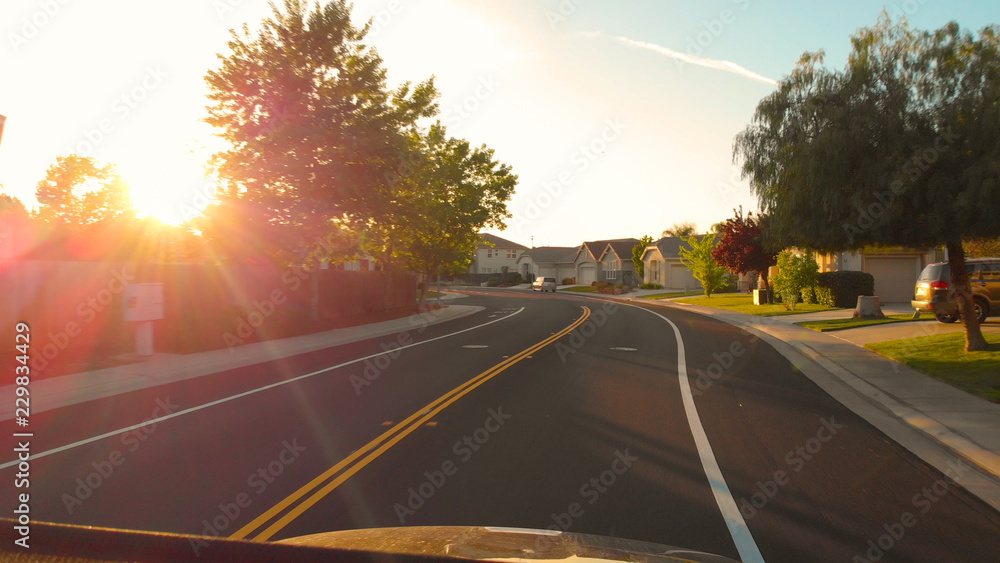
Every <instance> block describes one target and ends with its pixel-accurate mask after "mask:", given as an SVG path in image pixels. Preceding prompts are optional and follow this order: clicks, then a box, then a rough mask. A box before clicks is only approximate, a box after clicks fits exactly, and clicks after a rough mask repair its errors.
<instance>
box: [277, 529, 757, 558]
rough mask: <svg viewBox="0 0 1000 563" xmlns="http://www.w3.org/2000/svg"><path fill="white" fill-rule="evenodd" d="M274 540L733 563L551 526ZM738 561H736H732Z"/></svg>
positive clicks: (465, 553) (451, 552)
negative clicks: (556, 528)
mask: <svg viewBox="0 0 1000 563" xmlns="http://www.w3.org/2000/svg"><path fill="white" fill-rule="evenodd" d="M278 543H284V544H290V545H299V546H313V547H328V548H340V549H351V550H363V551H375V552H381V553H386V554H390V555H430V556H437V557H441V556H445V557H454V558H456V559H478V560H490V561H551V560H560V561H693V562H697V563H734V562H735V560H733V559H729V558H728V557H722V556H719V555H712V554H710V553H703V552H700V551H694V550H690V549H684V548H679V547H672V546H668V545H661V544H656V543H648V542H642V541H635V540H626V539H621V538H610V537H605V536H595V535H590V534H576V533H568V532H559V531H552V530H536V529H526V528H500V527H481V526H414V527H406V528H369V529H363V530H344V531H338V532H326V533H322V534H313V535H308V536H300V537H295V538H289V539H286V540H282V541H280V542H278ZM735 563H738V562H735Z"/></svg>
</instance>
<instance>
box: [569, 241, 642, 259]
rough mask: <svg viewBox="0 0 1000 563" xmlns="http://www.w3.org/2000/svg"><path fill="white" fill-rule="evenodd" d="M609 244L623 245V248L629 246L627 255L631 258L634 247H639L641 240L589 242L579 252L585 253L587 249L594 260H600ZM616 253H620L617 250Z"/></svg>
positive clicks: (581, 246)
mask: <svg viewBox="0 0 1000 563" xmlns="http://www.w3.org/2000/svg"><path fill="white" fill-rule="evenodd" d="M609 244H619V245H622V247H625V246H627V247H628V249H629V250H628V254H627V255H628V256H631V252H632V247H633V246H635V245H637V244H639V239H636V238H616V239H609V240H595V241H589V242H584V243H583V244H582V245H580V247H579V251H583V250H584V249H586V250H587V252H589V253H590V255H591V256H593V257H594V260H599V259H600V258H601V255H602V254H604V250H605V249H606V248H607V247H608V245H609ZM615 248H617V247H615ZM615 252H618V251H617V250H615ZM619 257H620V255H619Z"/></svg>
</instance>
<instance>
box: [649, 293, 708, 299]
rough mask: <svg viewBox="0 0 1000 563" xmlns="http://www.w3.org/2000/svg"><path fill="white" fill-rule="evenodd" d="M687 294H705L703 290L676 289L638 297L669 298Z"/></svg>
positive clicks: (686, 295)
mask: <svg viewBox="0 0 1000 563" xmlns="http://www.w3.org/2000/svg"><path fill="white" fill-rule="evenodd" d="M689 295H705V292H704V291H688V292H684V291H677V292H674V293H654V294H652V295H643V296H642V297H641V298H640V299H670V298H671V297H688V296H689Z"/></svg>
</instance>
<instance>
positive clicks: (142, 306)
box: [125, 283, 163, 321]
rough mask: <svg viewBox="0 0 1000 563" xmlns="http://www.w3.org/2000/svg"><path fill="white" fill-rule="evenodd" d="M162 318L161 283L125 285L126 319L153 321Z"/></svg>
mask: <svg viewBox="0 0 1000 563" xmlns="http://www.w3.org/2000/svg"><path fill="white" fill-rule="evenodd" d="M162 318H163V284H162V283H130V284H128V285H127V286H125V320H126V321H155V320H157V319H162Z"/></svg>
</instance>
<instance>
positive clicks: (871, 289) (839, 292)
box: [817, 271, 875, 309]
mask: <svg viewBox="0 0 1000 563" xmlns="http://www.w3.org/2000/svg"><path fill="white" fill-rule="evenodd" d="M817 285H818V286H819V287H821V288H823V287H826V288H829V289H830V290H831V291H832V292H833V301H834V304H835V306H836V307H841V308H845V309H850V308H853V307H855V306H857V304H858V296H859V295H875V277H874V276H872V275H871V274H868V273H865V272H856V271H843V272H823V273H821V274H819V277H818V278H817Z"/></svg>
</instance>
